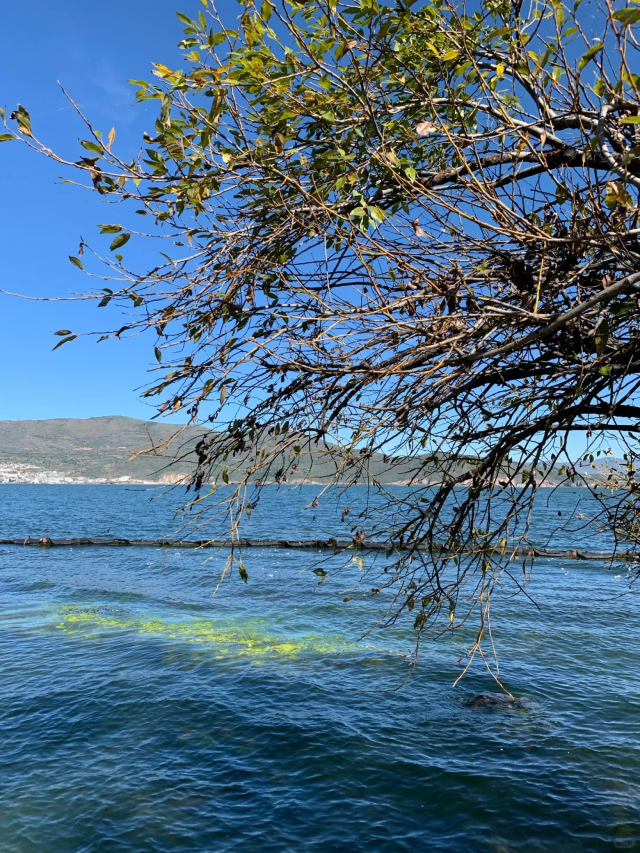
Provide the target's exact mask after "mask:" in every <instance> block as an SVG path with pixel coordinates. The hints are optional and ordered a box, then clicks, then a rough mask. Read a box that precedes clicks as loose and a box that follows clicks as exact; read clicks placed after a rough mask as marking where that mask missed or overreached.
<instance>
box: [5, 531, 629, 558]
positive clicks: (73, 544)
mask: <svg viewBox="0 0 640 853" xmlns="http://www.w3.org/2000/svg"><path fill="white" fill-rule="evenodd" d="M2 545H20V546H25V545H26V546H32V547H38V548H81V547H85V548H86V547H95V548H191V549H197V548H286V549H298V550H307V551H313V550H332V551H346V550H354V551H385V552H391V553H392V552H393V551H408V550H411V547H412V546H409V545H407V544H405V543H402V542H375V541H371V542H367V541H365V542H359V541H356V540H354V539H244V538H242V539H235V540H231V539H94V538H85V537H80V538H73V539H51V538H50V537H48V536H41V537H35V538H34V537H31V536H29V537H27V538H22V539H0V546H2ZM413 550H416V551H433V552H436V553H437V552H438V551H439V550H440V549H439V548H438V547H437V546H435V545H434V546H429V545H418V546H417V547H414V548H413ZM507 550H508V551H509V553H510V554H513V555H515V554H517V555H518V556H521V557H529V558H533V557H553V558H561V559H562V558H564V559H569V560H601V561H604V562H611V561H625V562H640V555H638V554H636V553H634V552H632V551H618V552H615V553H614V552H607V551H577V550H575V549H568V550H562V551H557V550H549V549H547V548H536V547H534V546H531V545H530V546H526V545H525V546H520V547H518V548H513V549H507ZM494 553H498V551H497V549H496V550H495V551H494Z"/></svg>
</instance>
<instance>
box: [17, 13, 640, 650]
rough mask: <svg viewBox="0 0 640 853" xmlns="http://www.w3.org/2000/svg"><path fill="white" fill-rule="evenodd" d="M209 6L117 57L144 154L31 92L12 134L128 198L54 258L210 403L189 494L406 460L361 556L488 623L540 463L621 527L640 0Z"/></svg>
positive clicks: (179, 383) (180, 402)
mask: <svg viewBox="0 0 640 853" xmlns="http://www.w3.org/2000/svg"><path fill="white" fill-rule="evenodd" d="M201 2H202V5H203V8H202V9H201V10H200V11H199V12H197V13H195V14H189V15H187V14H182V13H180V14H179V15H178V17H179V19H180V21H181V22H182V23H183V25H184V39H183V40H182V42H181V43H180V45H179V46H180V48H181V49H182V50H183V51H184V67H183V68H182V69H171V68H169V67H167V66H165V65H162V64H160V63H158V64H156V65H155V66H154V69H153V75H154V78H155V79H154V80H153V82H150V83H148V82H143V81H134V82H135V83H136V85H137V88H138V91H137V98H138V100H141V101H144V100H148V99H156V100H157V101H158V108H159V115H158V119H157V121H156V124H155V129H154V132H153V136H150V135H146V136H145V144H144V147H143V149H142V150H141V152H140V154H139V156H138V157H136V158H134V159H133V160H128V159H122V158H121V157H120V156H119V155H118V153H117V144H116V141H115V132H114V131H112V132H111V133H109V134H107V133H104V134H102V133H100V132H99V131H98V130H97V129H94V128H93V126H92V125H91V122H90V120H89V118H86V119H85V120H86V126H87V139H86V140H84V141H82V143H81V144H82V146H83V151H82V156H81V157H80V158H79V159H76V160H74V159H72V158H64V157H62V156H60V155H58V154H56V153H53V152H51V151H50V150H49V149H48V148H47V147H46V143H45V142H43V141H40V140H39V139H38V138H37V135H36V130H35V127H33V128H32V126H31V118H30V116H29V114H28V112H27V111H26V110H25V109H24V107H19V108H18V109H17V110H16V111H15V112H14V113H13V114H12V116H11V118H12V119H14V123H13V124H9V125H8V127H9V128H10V129H9V130H8V132H7V134H6V135H5V136H4V137H3V138H8V137H14V136H16V137H19V138H21V139H22V140H23V141H24V142H25V143H27V144H28V145H30V146H32V147H33V148H34V149H36V150H38V151H40V152H41V153H43V154H45V155H46V156H48V157H51V158H53V159H55V160H57V161H58V162H59V163H61V164H64V165H66V166H68V167H74V168H76V169H77V170H78V172H79V176H80V177H79V180H80V181H81V182H82V178H83V176H84V177H85V178H86V180H85V181H84V183H86V184H87V185H88V186H89V187H90V188H92V189H94V190H95V191H97V192H98V193H100V194H102V195H103V196H104V197H105V199H107V200H121V201H123V202H126V203H127V204H132V205H134V206H135V208H136V213H137V214H139V215H140V222H141V226H140V228H139V229H133V228H130V227H125V226H124V225H122V224H104V225H102V226H100V228H101V233H102V234H105V235H108V236H107V237H106V238H104V239H106V241H107V244H108V245H107V246H105V248H104V249H101V248H100V246H101V245H102V244H101V243H99V241H93V240H92V241H88V242H87V243H85V242H84V241H83V243H82V244H81V247H80V251H79V252H78V253H77V255H75V256H73V257H72V258H71V261H72V263H74V264H75V265H76V266H78V267H81V268H85V267H86V269H87V271H88V272H90V273H91V274H93V275H104V274H105V271H104V268H100V267H99V266H96V265H94V264H93V263H92V262H91V263H88V262H87V261H88V258H90V257H91V255H94V256H95V259H97V260H98V261H100V262H102V264H106V265H107V267H108V270H107V272H108V275H109V276H110V277H111V279H112V281H110V282H109V284H110V287H109V288H103V289H99V290H97V291H94V295H95V297H96V299H98V300H99V305H101V306H104V305H106V304H108V303H109V302H110V301H115V302H117V303H120V304H126V305H129V306H132V307H133V317H132V319H131V321H130V322H129V323H127V325H126V326H125V327H123V328H121V329H118V330H114V331H113V332H111V333H109V334H116V335H123V334H126V333H129V332H133V331H137V330H141V329H152V330H154V331H155V332H156V333H157V343H156V347H155V354H156V358H157V360H158V362H159V364H158V366H157V368H156V370H157V374H156V375H157V379H156V380H155V381H154V382H153V383H152V384H151V385H150V387H149V388H148V389H147V390H146V391H145V392H144V394H145V396H147V397H149V398H152V399H156V400H157V401H158V410H159V412H160V413H163V412H167V411H177V410H180V409H182V410H185V411H186V413H187V415H188V417H189V418H190V419H191V420H192V421H194V422H196V421H198V420H202V419H208V422H210V423H212V424H213V425H215V426H216V429H217V432H215V433H212V435H211V437H210V438H209V439H207V440H203V441H202V442H201V443H200V445H199V446H198V455H199V464H198V467H197V469H196V470H195V471H194V474H193V478H192V480H191V485H192V486H193V488H194V489H195V491H196V495H197V496H198V497H202V496H204V494H205V493H206V492H207V491H208V489H209V484H208V483H209V480H210V472H211V470H212V467H213V466H216V465H218V466H219V465H220V464H221V463H222V464H223V465H224V466H225V467H224V469H223V479H224V480H225V481H229V480H231V481H233V482H236V483H239V485H238V486H237V488H236V489H234V490H232V491H233V497H232V498H230V497H229V495H228V494H227V495H226V497H225V498H224V500H228V501H230V504H229V506H231V507H233V519H234V524H236V521H235V520H236V519H237V518H238V517H239V515H240V514H242V512H243V511H245V510H246V509H247V507H248V508H249V510H250V508H251V502H252V501H254V500H255V499H256V498H255V496H254V495H255V492H254V489H255V488H256V487H258V488H259V484H260V483H261V482H266V481H268V480H271V481H272V480H274V479H275V480H276V481H278V482H282V481H283V480H286V478H287V474H288V472H290V471H291V469H293V468H294V467H295V466H296V465H297V459H298V457H299V455H300V454H301V453H306V452H309V453H311V454H313V453H316V452H318V451H320V450H322V449H324V452H325V453H328V454H329V455H331V456H332V458H333V459H334V462H335V465H334V473H333V475H332V480H333V482H340V483H348V482H351V481H355V480H356V479H360V480H362V479H363V478H364V479H367V470H368V464H369V460H370V459H371V458H372V457H373V455H374V454H375V453H383V454H386V455H387V456H402V457H403V458H405V459H406V458H407V457H408V458H410V459H411V460H412V463H413V470H412V474H411V480H412V488H410V489H408V490H404V491H402V493H401V494H400V493H399V492H393V490H391V491H389V490H386V491H385V494H386V497H387V499H388V500H389V501H390V502H391V504H393V505H394V506H395V508H396V510H397V511H396V512H395V513H391V515H389V514H383V515H380V516H379V518H384V519H389V518H391V521H389V522H388V524H387V526H384V524H383V523H382V522H381V521H380V522H379V523H378V533H377V535H378V536H379V537H380V536H383V537H387V538H388V539H389V541H394V542H402V543H403V544H404V546H405V547H406V550H398V551H396V552H394V554H393V560H394V561H395V562H393V564H392V565H391V567H389V565H387V566H386V569H387V571H385V572H383V571H382V568H381V567H379V568H376V566H375V565H374V566H372V568H371V569H370V575H369V577H371V573H375V572H378V573H379V577H377V575H376V577H377V580H376V586H375V590H376V592H377V591H378V590H380V589H383V588H390V589H392V590H393V593H394V596H393V601H392V603H391V604H390V605H389V610H388V611H387V617H386V618H387V619H388V620H394V619H396V618H398V617H399V616H401V615H404V614H406V613H411V616H410V618H411V620H413V621H414V624H415V627H416V629H417V630H418V632H419V633H422V632H424V631H425V630H427V629H429V630H431V629H434V630H436V631H437V630H441V629H445V630H448V629H450V628H452V627H455V626H458V625H460V624H462V623H464V622H466V621H467V620H469V619H470V618H473V619H477V623H476V624H477V637H478V642H480V641H481V639H482V635H483V632H484V631H485V628H486V624H487V616H488V612H489V601H490V596H491V592H492V590H493V588H494V587H495V584H496V583H497V582H498V581H499V580H500V579H501V578H502V577H503V574H504V572H505V571H507V572H508V574H509V576H510V577H512V579H513V581H514V583H516V584H520V583H521V581H518V580H517V579H516V576H515V574H514V573H513V571H512V570H513V560H514V555H515V548H516V547H517V546H518V545H520V544H521V543H522V541H525V542H526V541H528V540H527V536H528V534H529V528H528V524H529V522H528V519H529V516H530V512H531V508H532V505H533V500H534V497H535V495H536V493H537V491H538V489H539V488H540V486H541V485H544V483H545V480H546V479H548V477H549V476H550V473H551V472H555V474H556V475H557V474H560V475H562V476H565V477H566V478H567V479H568V480H569V481H571V482H576V481H579V480H581V481H582V482H583V484H584V485H587V486H588V487H589V488H590V489H591V491H592V493H593V494H594V495H595V497H596V499H597V500H598V501H599V507H600V514H599V519H600V521H601V522H602V523H604V524H607V525H608V526H609V527H610V528H611V529H612V530H613V532H614V534H615V535H616V536H617V537H618V541H620V542H622V541H624V542H626V543H631V546H632V547H636V546H637V542H638V536H637V531H638V516H639V513H638V509H639V508H638V500H637V491H636V486H635V476H634V472H635V457H636V453H637V442H636V436H637V433H638V431H639V430H640V401H639V400H638V388H639V387H640V378H639V372H640V338H639V337H638V335H639V323H638V321H639V319H640V266H639V260H640V242H639V237H640V227H639V226H638V216H639V213H640V208H639V206H638V191H639V190H640V92H639V87H640V76H639V75H637V74H636V73H634V69H636V70H637V69H638V68H639V67H640V66H639V64H638V42H637V40H636V35H637V30H636V26H635V25H636V24H637V23H639V22H640V6H638V5H637V4H634V3H633V2H632V3H630V4H629V5H624V6H621V7H620V8H614V6H613V5H612V4H611V3H610V2H608V0H607V2H606V3H605V4H604V5H603V6H601V7H599V8H596V7H595V6H594V4H591V3H585V4H584V7H583V6H581V5H580V2H576V3H575V5H573V6H567V5H565V4H563V3H562V2H559V0H554V2H532V3H531V4H530V5H528V6H526V7H523V4H522V3H521V2H520V0H515V2H503V0H484V2H480V3H477V4H472V3H468V4H464V3H462V4H458V3H450V2H446V1H445V0H430V2H424V3H421V2H417V3H412V2H410V0H397V2H396V3H395V4H388V5H385V4H382V3H379V2H378V0H360V2H338V1H337V0H328V2H324V0H313V2H298V0H264V2H262V4H261V5H259V4H258V5H256V4H255V3H254V2H251V0H246V2H243V3H241V5H240V14H239V17H238V20H237V22H234V23H233V25H232V26H230V25H229V22H226V21H224V20H223V19H222V18H221V17H220V15H219V13H218V11H216V9H215V7H214V6H213V5H211V3H209V2H206V0H201ZM583 8H584V11H583ZM16 123H17V130H16V129H15V128H16ZM147 222H148V223H150V225H149V226H148V227H145V223H147ZM145 234H146V235H147V236H148V238H149V252H150V254H149V257H151V253H152V254H153V257H152V260H151V261H150V263H149V265H148V267H146V268H144V269H142V270H139V269H133V268H131V267H130V266H129V265H128V263H127V259H126V255H127V248H126V247H127V243H128V241H129V240H130V239H131V240H132V242H133V241H141V240H142V239H143V238H144V237H145ZM158 237H163V238H164V239H165V241H166V244H167V246H168V247H169V248H165V251H163V252H161V253H160V254H159V255H158V254H156V253H155V251H153V250H154V245H155V244H154V243H153V242H152V240H154V239H155V240H157V238H158ZM94 242H95V243H96V245H94ZM66 331H67V330H61V341H60V343H65V342H67V341H70V340H71V339H72V338H73V337H74V336H75V335H74V334H73V333H72V332H71V331H70V330H69V331H68V333H66ZM576 435H578V436H581V437H582V438H581V439H580V441H575V440H574V437H575V436H576ZM575 446H579V447H580V451H579V454H580V456H581V457H582V458H583V459H587V460H590V461H591V462H594V464H596V462H595V460H596V459H597V458H601V459H603V458H610V457H611V455H612V454H613V455H617V456H620V457H621V456H622V455H623V454H624V459H625V461H624V462H611V464H610V467H609V470H608V471H607V470H606V469H605V467H604V466H602V465H601V466H599V467H598V468H593V467H592V468H588V467H587V468H585V467H580V465H579V464H578V463H579V462H580V459H579V458H576V452H575V451H574V450H573V448H574V447H575ZM612 448H613V449H612ZM234 460H235V462H234ZM461 460H464V465H463V466H462V468H461V467H460V461H461ZM369 480H370V481H371V478H369ZM252 484H253V485H252ZM327 484H329V480H328V481H327ZM372 485H373V486H374V487H375V485H376V484H375V481H373V482H372ZM605 487H608V488H605ZM213 500H214V501H215V499H213ZM391 504H390V505H391ZM352 521H353V529H352V534H353V535H354V547H361V546H362V536H363V534H362V533H361V532H360V530H361V528H362V527H363V526H364V524H365V520H363V519H355V520H353V517H351V518H346V517H345V524H349V523H351V522H352ZM234 529H236V528H234ZM418 547H419V548H420V550H418ZM231 564H232V563H230V565H231ZM525 565H526V563H525ZM240 566H241V574H242V572H244V573H245V574H244V575H243V578H244V579H246V570H245V569H244V566H242V564H240ZM519 571H520V570H519ZM365 574H366V573H365ZM521 574H522V573H521V572H520V575H521ZM525 580H526V570H525ZM388 600H389V599H387V602H388ZM463 602H464V606H462V603H463ZM474 648H477V646H476V647H474Z"/></svg>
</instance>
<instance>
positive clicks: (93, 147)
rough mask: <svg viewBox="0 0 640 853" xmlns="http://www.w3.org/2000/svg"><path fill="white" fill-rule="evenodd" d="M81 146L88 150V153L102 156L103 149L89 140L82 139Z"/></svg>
mask: <svg viewBox="0 0 640 853" xmlns="http://www.w3.org/2000/svg"><path fill="white" fill-rule="evenodd" d="M80 145H82V147H83V148H86V149H87V151H92V152H93V153H94V154H100V155H102V148H101V147H100V146H99V145H97V144H96V143H95V142H90V141H89V140H88V139H81V140H80Z"/></svg>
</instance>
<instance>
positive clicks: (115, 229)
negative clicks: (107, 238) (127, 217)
mask: <svg viewBox="0 0 640 853" xmlns="http://www.w3.org/2000/svg"><path fill="white" fill-rule="evenodd" d="M98 228H99V229H100V233H101V234H119V233H120V232H121V231H122V225H98Z"/></svg>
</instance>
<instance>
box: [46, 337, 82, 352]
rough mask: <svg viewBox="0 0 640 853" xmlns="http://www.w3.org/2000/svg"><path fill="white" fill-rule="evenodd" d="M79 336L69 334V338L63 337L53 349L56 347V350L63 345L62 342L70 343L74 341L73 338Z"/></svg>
mask: <svg viewBox="0 0 640 853" xmlns="http://www.w3.org/2000/svg"><path fill="white" fill-rule="evenodd" d="M77 337H78V336H77V335H69V337H68V338H63V339H62V340H61V341H58V343H57V344H56V345H55V346H54V348H53V349H54V350H57V349H58V347H61V346H62V344H68V343H69V341H73V340H75V338H77ZM52 351H53V350H52Z"/></svg>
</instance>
